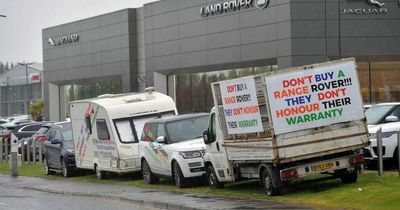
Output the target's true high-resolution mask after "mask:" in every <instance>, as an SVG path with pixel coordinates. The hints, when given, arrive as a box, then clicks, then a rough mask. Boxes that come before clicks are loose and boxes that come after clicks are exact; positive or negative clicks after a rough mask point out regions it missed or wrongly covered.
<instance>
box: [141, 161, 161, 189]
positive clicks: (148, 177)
mask: <svg viewBox="0 0 400 210" xmlns="http://www.w3.org/2000/svg"><path fill="white" fill-rule="evenodd" d="M142 176H143V179H144V181H145V182H146V183H147V184H156V183H158V182H159V179H158V178H157V177H156V176H154V174H153V172H151V169H150V166H149V164H148V163H147V161H146V160H143V161H142Z"/></svg>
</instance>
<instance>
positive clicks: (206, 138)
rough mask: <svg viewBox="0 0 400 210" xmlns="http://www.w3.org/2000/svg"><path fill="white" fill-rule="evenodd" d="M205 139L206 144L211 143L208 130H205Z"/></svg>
mask: <svg viewBox="0 0 400 210" xmlns="http://www.w3.org/2000/svg"><path fill="white" fill-rule="evenodd" d="M203 141H204V144H210V143H211V142H210V133H209V132H208V130H205V131H203Z"/></svg>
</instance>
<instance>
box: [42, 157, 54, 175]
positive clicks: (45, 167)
mask: <svg viewBox="0 0 400 210" xmlns="http://www.w3.org/2000/svg"><path fill="white" fill-rule="evenodd" d="M43 161H44V163H43V164H44V174H46V175H52V174H54V171H52V170H50V167H49V163H48V162H47V158H46V157H45V158H44V159H43Z"/></svg>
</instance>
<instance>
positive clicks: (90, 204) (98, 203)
mask: <svg viewBox="0 0 400 210" xmlns="http://www.w3.org/2000/svg"><path fill="white" fill-rule="evenodd" d="M15 181H17V180H15ZM55 209H57V210H64V209H65V210H80V209H82V210H88V209H96V210H109V209H121V210H125V209H126V210H128V209H129V210H132V209H133V210H139V209H147V210H151V209H156V208H149V207H145V206H142V205H138V204H135V203H132V202H127V201H121V200H116V199H105V198H104V197H101V198H96V197H87V196H71V195H60V194H52V193H46V192H41V191H35V190H29V189H21V188H20V185H14V184H13V183H12V182H11V183H10V182H8V183H0V210H55Z"/></svg>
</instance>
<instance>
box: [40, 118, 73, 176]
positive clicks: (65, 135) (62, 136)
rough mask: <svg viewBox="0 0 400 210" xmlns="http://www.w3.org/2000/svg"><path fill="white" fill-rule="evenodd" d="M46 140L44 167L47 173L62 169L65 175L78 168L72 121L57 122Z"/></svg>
mask: <svg viewBox="0 0 400 210" xmlns="http://www.w3.org/2000/svg"><path fill="white" fill-rule="evenodd" d="M46 138H47V141H45V142H44V169H45V173H46V175H50V174H54V172H56V171H61V172H62V174H63V175H64V177H69V176H72V175H73V174H74V172H75V170H76V165H75V150H74V141H73V139H72V128H71V122H63V123H57V124H56V125H53V126H52V127H51V128H50V130H49V131H48V132H47V136H46Z"/></svg>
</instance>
